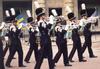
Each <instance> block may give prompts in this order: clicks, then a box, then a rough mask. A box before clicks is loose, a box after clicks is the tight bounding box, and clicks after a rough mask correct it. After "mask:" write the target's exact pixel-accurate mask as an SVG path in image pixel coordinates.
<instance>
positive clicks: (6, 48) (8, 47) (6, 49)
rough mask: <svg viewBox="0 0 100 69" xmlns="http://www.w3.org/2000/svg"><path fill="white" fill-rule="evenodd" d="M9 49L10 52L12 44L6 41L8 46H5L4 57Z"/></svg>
mask: <svg viewBox="0 0 100 69" xmlns="http://www.w3.org/2000/svg"><path fill="white" fill-rule="evenodd" d="M8 49H9V53H10V46H9V45H8V44H7V43H6V47H5V48H4V51H3V53H4V54H3V57H5V55H6V53H7V51H8Z"/></svg>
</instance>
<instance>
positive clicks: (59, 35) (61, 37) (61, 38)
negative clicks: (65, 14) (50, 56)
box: [54, 22, 72, 66]
mask: <svg viewBox="0 0 100 69" xmlns="http://www.w3.org/2000/svg"><path fill="white" fill-rule="evenodd" d="M66 32H67V31H66V30H65V29H63V28H62V25H61V22H58V23H57V26H56V27H55V35H56V44H57V47H58V52H57V54H56V55H55V57H54V62H55V63H57V62H58V60H59V59H60V57H61V54H63V63H64V66H72V65H70V64H69V59H68V49H67V39H66V38H65V34H66Z"/></svg>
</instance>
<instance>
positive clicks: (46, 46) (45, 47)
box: [34, 8, 54, 69]
mask: <svg viewBox="0 0 100 69" xmlns="http://www.w3.org/2000/svg"><path fill="white" fill-rule="evenodd" d="M43 11H44V10H43V8H37V9H36V15H37V23H38V26H39V27H38V28H39V31H40V46H41V48H40V52H39V60H38V61H37V63H36V65H35V68H34V69H40V67H41V64H42V62H43V59H44V58H47V59H48V62H49V69H54V63H53V54H52V46H51V39H50V35H49V33H48V32H49V29H50V28H51V24H47V23H46V22H45V21H46V20H45V19H46V15H45V13H44V12H43Z"/></svg>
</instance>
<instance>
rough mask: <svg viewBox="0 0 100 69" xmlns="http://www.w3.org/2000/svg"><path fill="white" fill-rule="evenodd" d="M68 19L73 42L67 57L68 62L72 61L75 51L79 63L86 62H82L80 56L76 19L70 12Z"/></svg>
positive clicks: (80, 48)
mask: <svg viewBox="0 0 100 69" xmlns="http://www.w3.org/2000/svg"><path fill="white" fill-rule="evenodd" d="M68 18H69V20H70V22H71V23H70V26H71V28H72V41H73V48H72V50H71V53H70V55H69V60H70V61H72V58H73V56H74V54H75V51H76V50H77V52H78V59H79V62H86V60H84V59H83V56H82V47H81V40H80V36H79V33H78V24H77V22H76V17H75V16H74V13H73V12H70V13H69V14H68ZM72 62H73V61H72Z"/></svg>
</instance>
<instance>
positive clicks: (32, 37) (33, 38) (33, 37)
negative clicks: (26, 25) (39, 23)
mask: <svg viewBox="0 0 100 69" xmlns="http://www.w3.org/2000/svg"><path fill="white" fill-rule="evenodd" d="M31 29H32V28H30V29H29V42H30V44H32V45H33V44H35V43H36V33H37V31H34V32H32V31H31Z"/></svg>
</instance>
